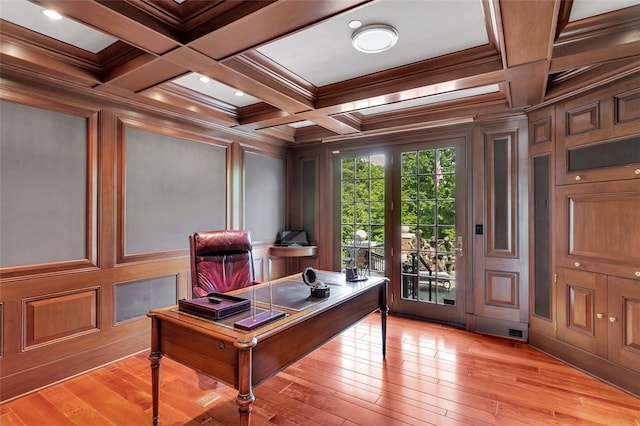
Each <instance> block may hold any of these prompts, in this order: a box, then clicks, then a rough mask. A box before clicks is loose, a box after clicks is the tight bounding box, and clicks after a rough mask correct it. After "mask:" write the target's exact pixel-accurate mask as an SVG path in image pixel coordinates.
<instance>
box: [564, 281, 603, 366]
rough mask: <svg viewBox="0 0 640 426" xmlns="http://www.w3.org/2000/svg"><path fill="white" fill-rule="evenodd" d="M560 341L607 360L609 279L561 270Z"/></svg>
mask: <svg viewBox="0 0 640 426" xmlns="http://www.w3.org/2000/svg"><path fill="white" fill-rule="evenodd" d="M557 294H558V313H557V315H558V332H557V336H558V338H559V339H561V340H564V341H565V342H567V343H570V344H572V345H575V346H578V347H580V348H582V349H584V350H586V351H589V352H592V353H594V354H596V355H599V356H602V357H606V356H607V277H606V275H602V274H594V273H591V272H583V271H576V270H572V269H566V268H558V289H557Z"/></svg>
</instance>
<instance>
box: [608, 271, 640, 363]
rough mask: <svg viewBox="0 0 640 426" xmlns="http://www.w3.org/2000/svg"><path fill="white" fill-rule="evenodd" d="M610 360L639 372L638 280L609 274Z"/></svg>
mask: <svg viewBox="0 0 640 426" xmlns="http://www.w3.org/2000/svg"><path fill="white" fill-rule="evenodd" d="M608 285H609V298H608V304H609V310H608V311H609V312H608V314H609V318H608V321H609V359H610V360H611V361H613V362H615V363H617V364H620V365H622V366H625V367H627V368H630V369H632V370H635V371H638V372H640V281H639V280H630V279H624V278H619V277H612V276H610V277H609V279H608Z"/></svg>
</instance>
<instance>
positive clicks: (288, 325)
mask: <svg viewBox="0 0 640 426" xmlns="http://www.w3.org/2000/svg"><path fill="white" fill-rule="evenodd" d="M317 275H318V280H320V281H323V282H325V283H326V284H328V285H329V286H330V287H331V295H330V297H329V298H327V299H315V298H311V297H309V295H310V290H309V287H307V286H306V285H305V284H304V283H303V282H302V276H301V274H296V275H293V276H290V277H284V278H281V279H278V280H275V281H273V283H272V289H271V297H272V300H273V303H274V306H273V309H277V310H280V311H285V312H286V313H287V316H286V317H285V318H282V319H279V320H277V321H274V322H272V323H270V324H266V325H264V326H262V327H259V328H256V329H254V330H252V331H243V330H239V329H236V328H234V327H233V324H234V323H235V322H236V321H238V320H239V319H243V318H246V317H248V316H251V314H252V312H253V311H249V312H245V313H240V314H237V315H235V316H232V317H229V318H225V319H222V320H218V321H211V320H207V319H203V318H197V317H195V316H192V315H188V314H184V313H180V312H178V309H177V306H171V307H167V308H162V309H156V310H153V311H151V312H149V314H148V316H149V317H150V318H151V321H152V322H151V354H150V356H149V360H150V361H151V381H152V394H153V395H152V396H153V424H154V425H157V424H158V393H159V382H160V361H161V358H162V356H164V355H166V356H168V357H170V358H172V359H174V360H176V361H178V362H180V363H182V364H185V365H187V366H189V367H191V368H195V369H197V370H199V371H202V372H203V373H205V374H208V375H211V376H212V377H214V378H216V379H218V380H220V381H222V382H224V383H226V384H228V385H229V386H233V387H234V388H236V389H238V397H237V398H236V402H237V403H238V406H239V408H238V412H239V413H240V424H241V425H248V424H249V421H250V417H249V415H250V413H251V406H252V404H253V401H254V400H255V397H254V395H253V391H252V388H253V386H256V385H258V384H260V383H261V382H263V381H264V380H266V379H268V378H269V377H271V376H273V375H274V374H276V373H277V372H279V371H280V370H282V369H284V368H285V367H287V366H288V365H290V364H291V363H293V362H295V361H296V360H298V359H300V358H302V357H303V356H305V355H306V354H308V353H309V352H311V351H313V350H314V349H316V348H318V347H319V346H321V345H322V344H324V343H325V342H327V341H328V340H330V339H331V338H333V337H335V336H336V335H338V334H339V333H341V332H342V331H343V330H345V329H347V328H348V327H350V326H351V325H353V324H355V323H356V322H358V321H359V320H361V319H362V318H364V317H365V316H367V315H369V314H370V313H372V312H374V311H376V310H380V311H381V312H382V314H381V315H380V317H381V323H382V356H383V357H384V356H385V355H386V328H387V310H388V308H387V291H388V290H387V287H388V282H389V280H388V279H387V278H384V277H380V278H377V277H372V278H369V279H368V280H367V281H362V282H357V283H349V282H346V281H345V277H344V274H340V273H335V272H325V271H317ZM269 293H270V291H269V287H268V283H264V284H260V285H258V286H256V288H255V295H256V297H255V298H256V300H257V304H256V306H257V309H258V311H259V310H260V309H268V308H269V305H268V301H269V297H270V296H269ZM231 294H234V295H236V296H239V297H244V298H248V299H252V300H253V295H254V289H253V287H250V288H246V289H242V290H237V291H234V292H232V293H231Z"/></svg>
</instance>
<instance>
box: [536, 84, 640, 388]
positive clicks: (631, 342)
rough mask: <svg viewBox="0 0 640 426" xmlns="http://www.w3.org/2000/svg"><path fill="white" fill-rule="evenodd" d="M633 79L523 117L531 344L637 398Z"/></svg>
mask: <svg viewBox="0 0 640 426" xmlns="http://www.w3.org/2000/svg"><path fill="white" fill-rule="evenodd" d="M639 87H640V77H639V76H638V75H637V74H636V75H635V76H633V77H630V78H628V79H626V80H624V81H619V82H615V83H612V84H610V85H608V86H607V87H603V88H600V89H597V90H594V91H592V92H589V93H586V94H582V95H580V96H579V97H574V98H571V99H568V100H565V101H563V102H559V103H557V104H554V105H549V106H546V107H545V108H542V109H539V110H536V111H532V112H531V113H529V115H528V118H529V165H530V174H529V183H530V189H529V200H530V203H531V206H532V209H531V212H530V216H529V219H530V220H529V222H530V225H531V230H530V232H529V238H530V245H529V249H530V256H529V259H530V264H531V265H532V266H531V268H530V282H531V291H530V298H531V299H530V306H531V314H530V330H529V337H530V340H529V342H530V344H532V345H533V346H535V347H538V348H540V349H542V350H544V351H546V352H548V353H551V354H553V355H554V356H557V357H558V358H560V359H562V360H564V361H566V362H568V363H570V364H572V365H575V366H577V367H579V368H581V369H583V370H585V371H588V372H590V373H592V374H594V375H596V376H598V377H601V378H602V379H604V380H607V381H608V382H610V383H613V384H615V385H618V386H620V387H621V388H623V389H625V390H627V391H630V392H632V393H634V394H637V395H640V89H638V88H639Z"/></svg>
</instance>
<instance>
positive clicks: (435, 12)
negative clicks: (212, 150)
mask: <svg viewBox="0 0 640 426" xmlns="http://www.w3.org/2000/svg"><path fill="white" fill-rule="evenodd" d="M186 1H187V2H188V1H190V0H186ZM636 4H640V0H574V1H573V7H572V9H571V16H570V20H571V21H575V20H580V19H584V18H587V17H590V16H594V15H598V14H602V13H606V12H609V11H613V10H617V9H622V8H625V7H629V6H632V5H636ZM0 18H2V19H3V20H5V21H9V22H12V23H14V24H17V25H20V26H22V27H25V28H28V29H31V30H33V31H37V32H39V33H41V34H44V35H47V36H49V37H52V38H54V39H57V40H60V41H63V42H65V43H68V44H71V45H74V46H76V47H78V48H81V49H84V50H87V51H89V52H92V53H97V52H100V51H101V50H102V49H104V48H106V47H107V46H109V45H111V44H112V43H114V42H115V41H116V39H115V38H113V37H111V36H109V35H108V34H104V33H102V32H99V31H96V30H94V29H92V28H89V27H87V26H85V25H83V24H80V23H77V22H75V21H72V20H69V19H63V20H61V21H51V20H49V19H48V18H46V17H45V16H44V15H43V14H42V13H41V8H40V7H39V6H37V5H35V4H33V3H31V2H29V1H28V0H0ZM353 19H358V20H360V21H362V22H363V24H364V25H368V24H376V23H384V24H390V25H393V26H394V27H396V29H397V30H398V32H399V38H398V42H397V43H396V45H395V46H394V47H393V48H392V49H391V50H389V51H386V52H383V53H379V54H366V53H361V52H358V51H356V50H355V49H354V48H353V47H352V46H351V34H352V33H353V31H354V30H352V29H350V28H349V26H348V23H349V21H351V20H353ZM488 42H489V40H488V37H487V29H486V27H485V17H484V14H483V10H482V3H481V1H480V0H380V1H378V2H373V3H368V4H367V5H366V6H363V7H360V8H357V9H354V10H351V11H349V12H347V13H343V14H339V15H337V16H334V17H332V18H329V19H327V20H325V21H322V22H320V23H318V24H316V25H313V26H311V27H307V28H306V29H304V30H302V31H299V32H296V33H293V34H290V35H288V36H286V37H284V38H282V39H279V40H275V41H272V42H270V43H268V44H265V45H263V46H261V47H259V48H258V49H257V50H258V51H259V52H260V53H261V54H263V55H265V56H267V57H268V58H269V59H271V60H272V61H275V62H276V63H278V64H280V65H281V66H283V67H285V68H287V69H288V70H289V71H290V72H292V73H294V74H296V75H298V76H299V77H301V78H303V79H304V80H306V81H308V82H309V83H311V84H313V85H314V86H316V87H322V86H325V85H328V84H332V83H337V82H342V81H345V80H348V79H351V78H355V77H359V76H362V75H366V74H370V73H374V72H378V71H383V70H388V69H391V68H394V67H398V66H401V65H405V64H408V63H412V62H416V61H421V60H424V59H430V58H434V57H438V56H441V55H444V54H448V53H452V52H457V51H460V50H464V49H468V48H472V47H476V46H482V45H484V44H487V43H488ZM199 77H201V76H200V75H199V74H196V73H193V74H188V75H185V76H182V77H180V78H178V79H176V80H174V81H173V82H174V83H176V84H179V85H181V86H183V87H186V88H189V89H190V90H194V91H196V92H199V93H202V94H204V95H207V96H210V97H212V98H215V99H217V100H219V101H222V102H225V103H228V104H230V105H233V106H236V107H242V106H246V105H251V104H255V103H258V102H260V101H261V100H260V99H258V98H256V97H252V96H251V94H247V95H246V96H242V97H238V96H235V95H234V92H235V91H236V89H235V88H232V87H229V86H227V85H224V84H221V83H218V82H215V81H212V82H210V83H208V84H205V83H202V82H201V81H200V80H199ZM438 89H439V91H440V92H442V91H443V89H444V91H446V90H452V91H453V90H454V89H456V88H454V87H452V88H450V89H448V88H442V87H440V88H438ZM495 91H498V86H497V85H490V86H485V87H476V88H473V89H467V90H459V91H456V92H453V93H452V94H447V93H444V94H438V95H437V96H430V95H431V93H407V94H406V99H409V100H407V101H404V102H402V101H401V102H396V103H393V104H388V105H377V104H376V100H375V99H372V100H371V99H370V100H369V101H368V102H366V103H362V104H359V103H358V102H354V103H352V104H351V105H350V106H346V107H344V108H345V111H353V110H358V111H360V112H361V113H363V114H372V113H374V112H375V113H378V112H385V111H392V110H394V109H399V108H401V107H403V108H404V107H407V106H418V105H425V104H429V103H434V102H440V101H443V100H451V99H459V98H463V97H467V96H471V95H475V94H480V93H491V92H495Z"/></svg>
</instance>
